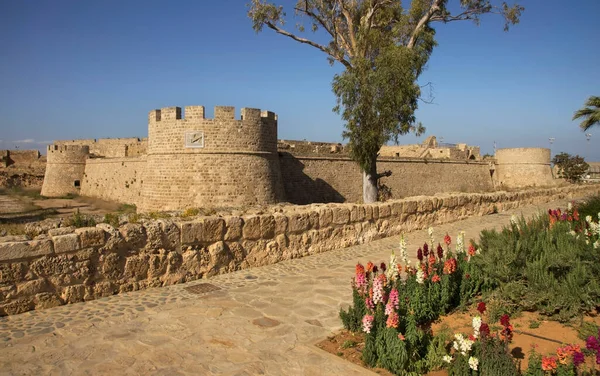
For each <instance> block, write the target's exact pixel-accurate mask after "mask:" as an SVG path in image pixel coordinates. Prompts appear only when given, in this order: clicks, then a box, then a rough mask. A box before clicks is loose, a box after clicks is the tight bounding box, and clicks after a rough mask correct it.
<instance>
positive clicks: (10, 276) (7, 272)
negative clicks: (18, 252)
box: [0, 262, 27, 284]
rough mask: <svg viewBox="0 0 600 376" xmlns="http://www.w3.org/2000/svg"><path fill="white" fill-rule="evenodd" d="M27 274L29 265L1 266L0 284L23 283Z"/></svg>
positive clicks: (19, 263) (13, 264)
mask: <svg viewBox="0 0 600 376" xmlns="http://www.w3.org/2000/svg"><path fill="white" fill-rule="evenodd" d="M25 274H27V264H26V263H24V262H16V263H12V264H0V284H5V283H17V282H21V281H22V280H23V279H24V278H25Z"/></svg>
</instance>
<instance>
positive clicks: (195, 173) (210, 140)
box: [138, 106, 284, 211]
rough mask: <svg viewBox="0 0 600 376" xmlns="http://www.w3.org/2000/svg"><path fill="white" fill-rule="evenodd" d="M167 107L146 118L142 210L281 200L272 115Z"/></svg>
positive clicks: (220, 109) (273, 116)
mask: <svg viewBox="0 0 600 376" xmlns="http://www.w3.org/2000/svg"><path fill="white" fill-rule="evenodd" d="M234 113H235V110H234V108H233V107H219V106H217V107H215V118H214V119H205V118H204V106H189V107H185V112H184V114H182V111H181V108H180V107H168V108H163V109H160V110H153V111H151V112H150V114H149V117H148V157H147V166H146V169H145V174H144V177H143V181H142V194H141V196H142V197H141V203H140V205H138V207H139V208H140V210H142V211H160V210H179V209H185V208H189V207H235V206H244V205H257V204H270V203H276V202H279V201H282V200H283V196H284V193H283V192H284V191H283V184H282V179H281V171H280V168H279V156H278V153H277V116H276V115H275V114H274V113H272V112H268V111H264V112H261V111H260V110H258V109H253V108H242V110H241V117H242V118H241V119H240V120H236V119H235V115H234Z"/></svg>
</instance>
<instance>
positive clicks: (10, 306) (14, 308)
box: [0, 297, 33, 315]
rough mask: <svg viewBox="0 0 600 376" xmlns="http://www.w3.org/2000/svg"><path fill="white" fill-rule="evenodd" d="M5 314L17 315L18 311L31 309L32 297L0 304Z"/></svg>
mask: <svg viewBox="0 0 600 376" xmlns="http://www.w3.org/2000/svg"><path fill="white" fill-rule="evenodd" d="M0 309H3V310H4V312H6V314H7V315H18V314H19V313H23V312H27V311H30V310H32V309H33V298H32V297H26V298H21V299H18V300H14V301H12V302H9V303H6V304H3V305H0Z"/></svg>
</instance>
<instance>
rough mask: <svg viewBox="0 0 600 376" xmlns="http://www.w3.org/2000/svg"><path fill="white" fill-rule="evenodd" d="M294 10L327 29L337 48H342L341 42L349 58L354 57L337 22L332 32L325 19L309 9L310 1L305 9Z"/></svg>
mask: <svg viewBox="0 0 600 376" xmlns="http://www.w3.org/2000/svg"><path fill="white" fill-rule="evenodd" d="M294 10H296V11H298V12H301V13H304V14H306V15H307V16H309V17H312V18H314V19H315V20H316V21H317V22H318V23H319V25H321V27H322V28H323V29H325V31H327V33H329V35H331V37H332V38H333V41H334V43H335V45H336V46H337V47H340V45H339V43H340V42H341V44H342V46H341V48H342V49H344V50H346V51H347V52H348V56H350V57H352V56H353V54H352V51H350V46H349V45H348V41H346V38H344V36H343V35H341V34H340V33H339V32H338V30H337V27H336V25H335V22H332V24H333V30H332V29H331V27H330V26H328V25H327V23H326V22H325V20H324V19H323V18H321V17H319V16H317V14H316V13H314V12H313V11H311V10H309V9H308V1H305V2H304V9H302V8H297V7H295V8H294ZM330 55H331V54H330ZM336 60H337V59H336ZM338 61H339V60H338Z"/></svg>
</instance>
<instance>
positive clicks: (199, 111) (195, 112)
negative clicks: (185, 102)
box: [184, 106, 205, 121]
mask: <svg viewBox="0 0 600 376" xmlns="http://www.w3.org/2000/svg"><path fill="white" fill-rule="evenodd" d="M184 109H185V110H184V118H185V119H186V120H188V121H194V120H204V116H205V113H204V106H185V107H184Z"/></svg>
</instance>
